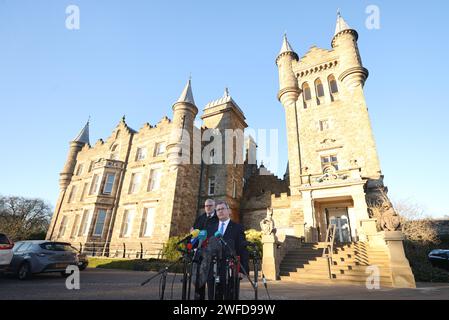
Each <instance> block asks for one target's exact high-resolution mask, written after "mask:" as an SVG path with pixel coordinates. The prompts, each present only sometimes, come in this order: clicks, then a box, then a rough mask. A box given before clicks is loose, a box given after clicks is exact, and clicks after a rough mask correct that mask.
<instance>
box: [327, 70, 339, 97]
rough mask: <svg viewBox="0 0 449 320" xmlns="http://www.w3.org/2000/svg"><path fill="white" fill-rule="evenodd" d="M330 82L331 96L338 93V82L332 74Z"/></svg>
mask: <svg viewBox="0 0 449 320" xmlns="http://www.w3.org/2000/svg"><path fill="white" fill-rule="evenodd" d="M328 81H329V88H330V90H331V94H335V93H338V85H337V80H335V77H334V75H332V74H331V75H330V76H329V78H328Z"/></svg>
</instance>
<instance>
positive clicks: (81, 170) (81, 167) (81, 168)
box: [76, 163, 84, 176]
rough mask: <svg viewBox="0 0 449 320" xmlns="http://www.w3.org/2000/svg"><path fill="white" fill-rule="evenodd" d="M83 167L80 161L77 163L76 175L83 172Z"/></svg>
mask: <svg viewBox="0 0 449 320" xmlns="http://www.w3.org/2000/svg"><path fill="white" fill-rule="evenodd" d="M83 168H84V165H83V164H82V163H80V164H79V165H78V170H76V175H77V176H80V175H81V174H82V173H83Z"/></svg>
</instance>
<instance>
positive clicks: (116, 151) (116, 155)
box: [111, 144, 120, 160]
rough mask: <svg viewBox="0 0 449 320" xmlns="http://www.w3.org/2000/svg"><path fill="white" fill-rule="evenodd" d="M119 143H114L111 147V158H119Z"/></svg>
mask: <svg viewBox="0 0 449 320" xmlns="http://www.w3.org/2000/svg"><path fill="white" fill-rule="evenodd" d="M119 149H120V148H119V145H118V144H114V145H113V146H112V148H111V160H118V159H119Z"/></svg>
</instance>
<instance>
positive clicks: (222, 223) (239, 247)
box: [215, 201, 249, 300]
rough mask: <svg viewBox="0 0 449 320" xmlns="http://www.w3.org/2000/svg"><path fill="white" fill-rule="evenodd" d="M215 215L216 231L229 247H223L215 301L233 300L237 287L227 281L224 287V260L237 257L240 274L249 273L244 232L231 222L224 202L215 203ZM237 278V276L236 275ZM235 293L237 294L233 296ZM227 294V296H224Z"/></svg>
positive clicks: (229, 213) (229, 211)
mask: <svg viewBox="0 0 449 320" xmlns="http://www.w3.org/2000/svg"><path fill="white" fill-rule="evenodd" d="M216 213H217V217H218V220H219V223H218V230H217V231H219V232H220V233H221V234H222V235H223V240H224V242H226V243H227V245H228V246H229V248H228V247H226V246H223V259H222V260H221V261H220V263H219V265H220V271H219V273H220V284H219V285H218V286H217V291H216V296H215V298H216V300H221V299H223V298H224V299H235V297H238V291H239V286H238V285H237V287H236V286H234V285H233V284H232V283H231V281H228V285H227V286H226V287H225V285H224V284H225V282H226V268H225V266H226V258H229V257H232V256H233V255H235V256H237V257H239V259H240V262H241V265H242V267H243V269H242V268H239V269H240V273H242V274H244V273H245V272H249V269H248V268H249V267H248V265H249V264H248V256H249V255H248V250H247V249H246V245H247V242H246V238H245V232H244V230H243V227H242V225H240V224H237V223H235V222H233V221H231V210H230V208H229V205H228V204H227V203H226V202H225V201H218V202H217V203H216ZM237 276H239V275H237ZM231 291H233V292H234V294H233V295H229V292H231ZM235 291H237V294H235ZM226 293H228V294H226Z"/></svg>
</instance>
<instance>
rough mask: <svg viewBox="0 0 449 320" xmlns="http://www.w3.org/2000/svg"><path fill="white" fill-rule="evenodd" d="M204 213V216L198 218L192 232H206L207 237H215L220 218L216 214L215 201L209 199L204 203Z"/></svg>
mask: <svg viewBox="0 0 449 320" xmlns="http://www.w3.org/2000/svg"><path fill="white" fill-rule="evenodd" d="M204 211H205V212H204V214H202V215H200V216H199V217H198V218H196V220H195V223H194V224H193V228H192V230H194V229H198V230H206V231H207V237H211V236H213V235H214V233H215V231H217V226H218V217H217V213H216V212H215V201H214V200H211V199H207V200H206V202H205V203H204Z"/></svg>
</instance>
